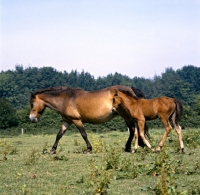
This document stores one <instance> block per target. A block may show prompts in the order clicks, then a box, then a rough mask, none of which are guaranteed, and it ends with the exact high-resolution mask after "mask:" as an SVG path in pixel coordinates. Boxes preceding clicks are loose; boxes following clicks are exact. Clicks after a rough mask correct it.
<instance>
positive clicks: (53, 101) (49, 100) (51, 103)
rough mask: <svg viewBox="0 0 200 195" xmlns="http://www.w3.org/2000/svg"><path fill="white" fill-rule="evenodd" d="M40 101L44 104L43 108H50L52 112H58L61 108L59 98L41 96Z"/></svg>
mask: <svg viewBox="0 0 200 195" xmlns="http://www.w3.org/2000/svg"><path fill="white" fill-rule="evenodd" d="M42 100H43V101H44V103H45V106H47V107H49V108H51V109H52V110H56V111H59V110H60V107H61V100H60V98H59V97H53V96H50V95H45V96H42Z"/></svg>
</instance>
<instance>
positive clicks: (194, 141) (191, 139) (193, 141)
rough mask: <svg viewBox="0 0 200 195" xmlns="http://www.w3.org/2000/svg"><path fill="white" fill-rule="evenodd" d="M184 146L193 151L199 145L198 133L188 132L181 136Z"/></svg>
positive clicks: (199, 136)
mask: <svg viewBox="0 0 200 195" xmlns="http://www.w3.org/2000/svg"><path fill="white" fill-rule="evenodd" d="M183 141H184V144H185V145H186V146H187V147H188V148H190V149H195V148H197V147H198V145H200V135H199V132H195V131H194V132H192V131H189V132H187V133H185V134H184V135H183Z"/></svg>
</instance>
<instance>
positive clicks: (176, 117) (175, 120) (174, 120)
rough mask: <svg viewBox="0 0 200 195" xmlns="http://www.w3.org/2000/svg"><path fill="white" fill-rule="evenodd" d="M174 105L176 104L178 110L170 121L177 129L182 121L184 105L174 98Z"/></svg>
mask: <svg viewBox="0 0 200 195" xmlns="http://www.w3.org/2000/svg"><path fill="white" fill-rule="evenodd" d="M174 103H175V104H176V108H175V110H174V112H173V114H172V115H171V116H170V118H169V119H170V120H171V122H172V123H173V125H174V127H175V126H176V125H178V122H179V121H180V119H181V116H182V115H183V105H182V103H181V101H180V100H179V99H177V98H174Z"/></svg>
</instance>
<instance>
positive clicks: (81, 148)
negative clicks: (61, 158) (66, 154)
mask: <svg viewBox="0 0 200 195" xmlns="http://www.w3.org/2000/svg"><path fill="white" fill-rule="evenodd" d="M86 150H87V147H86V145H85V143H84V144H80V145H78V147H77V148H75V149H74V150H73V153H77V154H84V153H86Z"/></svg>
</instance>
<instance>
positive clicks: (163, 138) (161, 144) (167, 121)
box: [156, 118, 172, 152]
mask: <svg viewBox="0 0 200 195" xmlns="http://www.w3.org/2000/svg"><path fill="white" fill-rule="evenodd" d="M160 120H161V121H162V123H163V126H164V127H165V132H164V134H163V137H162V139H161V141H160V143H159V144H158V147H157V149H156V151H157V152H160V150H161V148H162V146H163V144H164V142H165V141H166V139H167V137H168V135H169V133H170V132H171V130H172V127H171V125H170V123H169V120H168V119H167V120H166V119H163V118H160Z"/></svg>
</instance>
